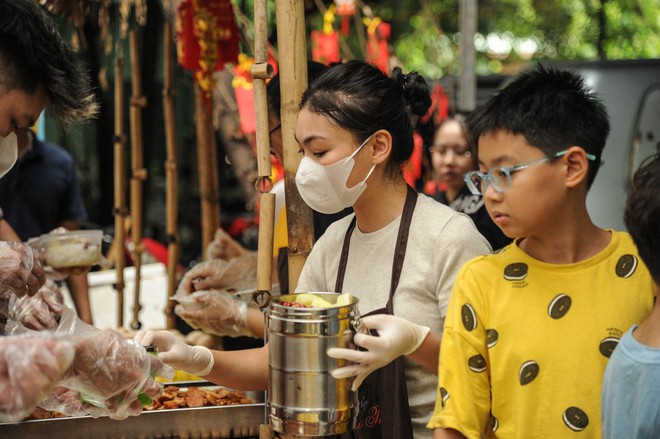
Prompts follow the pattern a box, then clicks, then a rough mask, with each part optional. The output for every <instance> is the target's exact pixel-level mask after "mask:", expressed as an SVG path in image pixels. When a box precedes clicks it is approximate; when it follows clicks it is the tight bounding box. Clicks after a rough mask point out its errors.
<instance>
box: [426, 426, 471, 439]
mask: <svg viewBox="0 0 660 439" xmlns="http://www.w3.org/2000/svg"><path fill="white" fill-rule="evenodd" d="M433 439H466V437H465V436H463V435H462V434H461V433H460V432H459V431H456V430H454V429H453V428H436V429H435V430H433Z"/></svg>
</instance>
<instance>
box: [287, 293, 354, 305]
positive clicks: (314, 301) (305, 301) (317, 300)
mask: <svg viewBox="0 0 660 439" xmlns="http://www.w3.org/2000/svg"><path fill="white" fill-rule="evenodd" d="M294 302H295V303H299V304H301V305H303V306H311V307H314V308H333V307H336V306H346V305H350V304H351V303H352V302H353V296H351V295H350V294H348V293H344V294H340V295H339V296H337V300H336V302H335V303H330V302H328V301H327V300H325V299H324V298H322V297H321V296H317V295H316V294H310V293H301V294H298V295H297V296H296V298H295V299H294Z"/></svg>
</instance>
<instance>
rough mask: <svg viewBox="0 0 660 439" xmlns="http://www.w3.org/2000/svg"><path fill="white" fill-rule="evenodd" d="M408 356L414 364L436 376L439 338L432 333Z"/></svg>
mask: <svg viewBox="0 0 660 439" xmlns="http://www.w3.org/2000/svg"><path fill="white" fill-rule="evenodd" d="M408 356H409V357H410V359H412V360H413V361H414V362H415V363H417V364H419V365H420V366H423V367H424V368H426V369H427V370H428V371H429V372H431V373H433V374H437V373H438V361H439V358H440V337H438V336H437V335H435V334H433V333H429V335H428V336H427V337H426V338H425V339H424V342H422V344H421V345H420V346H419V348H417V350H415V351H414V352H413V353H411V354H410V355H408Z"/></svg>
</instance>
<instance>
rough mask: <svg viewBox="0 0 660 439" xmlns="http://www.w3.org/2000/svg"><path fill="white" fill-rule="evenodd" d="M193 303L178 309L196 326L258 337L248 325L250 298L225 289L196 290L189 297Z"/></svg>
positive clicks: (184, 317) (208, 330) (222, 334)
mask: <svg viewBox="0 0 660 439" xmlns="http://www.w3.org/2000/svg"><path fill="white" fill-rule="evenodd" d="M186 299H188V300H190V301H192V302H191V303H192V304H195V305H198V306H190V303H188V302H185V303H180V304H179V305H177V306H176V307H175V308H174V312H175V313H176V314H177V315H178V316H179V317H181V318H182V319H183V320H185V321H186V323H188V324H189V325H190V326H192V327H193V328H194V329H201V330H202V331H204V332H206V333H209V334H214V335H220V336H230V337H241V336H249V337H256V335H255V334H253V333H252V331H251V330H250V329H249V327H248V320H247V313H248V304H247V302H246V301H244V300H241V299H240V298H237V297H235V296H234V295H232V294H231V293H227V292H224V291H217V290H210V291H196V292H194V293H192V294H191V295H189V296H187V297H186Z"/></svg>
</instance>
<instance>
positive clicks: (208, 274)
mask: <svg viewBox="0 0 660 439" xmlns="http://www.w3.org/2000/svg"><path fill="white" fill-rule="evenodd" d="M256 279H257V254H256V253H252V252H249V253H248V254H246V255H243V256H241V257H238V258H234V259H232V260H230V261H224V260H220V259H214V260H210V261H204V262H200V263H199V264H197V265H195V266H194V267H192V268H191V269H190V270H188V271H187V272H186V274H185V275H184V276H183V279H181V283H180V284H179V287H178V288H177V291H176V296H183V295H186V294H191V293H193V292H195V291H203V290H210V289H216V290H220V289H228V288H233V289H235V290H243V289H248V288H255V286H256V283H257V280H256ZM175 298H176V297H175Z"/></svg>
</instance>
